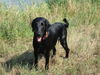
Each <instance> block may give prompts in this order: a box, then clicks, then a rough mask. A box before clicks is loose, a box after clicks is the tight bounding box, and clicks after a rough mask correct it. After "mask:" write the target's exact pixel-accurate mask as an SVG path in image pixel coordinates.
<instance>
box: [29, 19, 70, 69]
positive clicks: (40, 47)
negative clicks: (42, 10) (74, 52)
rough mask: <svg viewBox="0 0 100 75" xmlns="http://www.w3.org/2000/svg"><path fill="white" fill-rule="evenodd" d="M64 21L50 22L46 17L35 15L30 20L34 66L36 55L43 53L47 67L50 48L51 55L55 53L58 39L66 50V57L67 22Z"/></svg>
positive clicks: (36, 62)
mask: <svg viewBox="0 0 100 75" xmlns="http://www.w3.org/2000/svg"><path fill="white" fill-rule="evenodd" d="M63 21H64V22H65V23H60V22H57V23H54V24H52V25H51V24H50V23H49V22H48V20H47V19H45V18H43V17H37V18H35V19H34V20H33V21H32V25H31V26H32V31H33V32H34V38H33V47H34V55H35V67H36V68H37V65H38V56H39V54H43V55H44V57H45V60H46V63H45V69H48V68H49V57H50V50H53V55H55V54H56V48H55V45H56V42H57V40H58V39H59V40H60V43H61V45H62V46H63V48H64V49H65V51H66V56H65V57H66V58H68V54H69V48H68V45H67V41H66V39H67V28H68V25H69V23H68V22H67V20H66V19H64V20H63Z"/></svg>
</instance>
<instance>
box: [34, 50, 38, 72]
mask: <svg viewBox="0 0 100 75" xmlns="http://www.w3.org/2000/svg"><path fill="white" fill-rule="evenodd" d="M34 58H35V63H34V67H35V69H36V70H37V67H38V53H37V51H34Z"/></svg>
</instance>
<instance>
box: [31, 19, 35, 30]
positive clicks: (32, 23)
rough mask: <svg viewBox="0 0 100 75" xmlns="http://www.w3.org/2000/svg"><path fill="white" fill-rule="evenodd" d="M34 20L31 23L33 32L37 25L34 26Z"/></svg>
mask: <svg viewBox="0 0 100 75" xmlns="http://www.w3.org/2000/svg"><path fill="white" fill-rule="evenodd" d="M34 23H35V22H34V20H33V21H32V22H31V27H32V31H33V32H34V29H35V24H34Z"/></svg>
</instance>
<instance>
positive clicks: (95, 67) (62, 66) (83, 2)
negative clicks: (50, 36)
mask: <svg viewBox="0 0 100 75" xmlns="http://www.w3.org/2000/svg"><path fill="white" fill-rule="evenodd" d="M57 1H58V0H57ZM59 1H61V0H59ZM38 16H42V17H45V18H47V19H48V20H49V21H50V23H54V22H62V20H63V18H67V19H68V22H69V28H68V39H67V40H68V46H69V48H70V54H69V58H68V59H63V58H62V56H64V55H65V52H64V50H63V48H62V47H61V46H60V43H59V42H57V44H56V48H57V55H56V56H55V57H54V58H53V59H50V69H49V70H48V71H45V70H44V63H45V61H44V58H42V59H40V60H39V70H38V71H36V70H35V69H34V67H33V69H32V70H29V66H30V65H29V63H30V62H31V61H32V60H34V55H33V48H32V38H33V34H34V33H33V32H32V31H31V25H30V23H31V21H32V19H34V18H35V17H38ZM51 54H52V53H51ZM0 75H100V1H99V0H67V1H66V0H65V3H62V4H59V2H58V4H57V3H54V4H52V5H50V4H46V3H43V4H41V5H40V6H36V5H32V6H26V8H25V9H24V10H19V9H18V8H17V6H14V7H10V8H6V7H5V6H4V5H2V4H0Z"/></svg>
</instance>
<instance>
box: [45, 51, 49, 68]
mask: <svg viewBox="0 0 100 75" xmlns="http://www.w3.org/2000/svg"><path fill="white" fill-rule="evenodd" d="M49 57H50V54H49V53H46V54H45V69H46V70H48V69H49Z"/></svg>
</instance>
